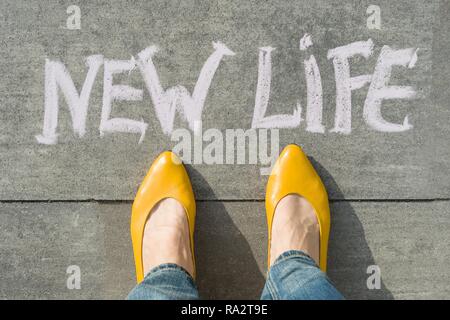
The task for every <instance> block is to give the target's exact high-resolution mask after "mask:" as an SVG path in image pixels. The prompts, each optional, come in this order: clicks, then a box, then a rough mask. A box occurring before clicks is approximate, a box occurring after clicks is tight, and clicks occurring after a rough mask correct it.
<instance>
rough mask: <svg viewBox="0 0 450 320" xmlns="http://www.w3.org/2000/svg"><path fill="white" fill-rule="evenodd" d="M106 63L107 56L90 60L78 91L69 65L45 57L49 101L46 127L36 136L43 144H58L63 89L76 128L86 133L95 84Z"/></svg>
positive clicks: (78, 132)
mask: <svg viewBox="0 0 450 320" xmlns="http://www.w3.org/2000/svg"><path fill="white" fill-rule="evenodd" d="M102 63H103V56H101V55H93V56H89V57H88V58H87V59H86V64H87V66H88V68H89V71H88V73H87V76H86V79H85V81H84V84H83V88H82V89H81V93H80V94H78V92H77V89H76V88H75V85H74V83H73V80H72V78H71V76H70V74H69V71H68V70H67V69H66V67H65V66H64V65H63V64H62V63H61V62H59V61H51V60H48V59H46V60H45V102H44V107H45V109H44V128H43V131H42V135H38V136H36V139H37V141H38V142H39V143H42V144H55V143H57V134H56V127H57V126H58V110H59V95H58V87H59V88H60V89H61V91H62V93H63V95H64V98H65V99H66V102H67V105H68V107H69V110H70V115H71V117H72V126H73V131H74V132H75V133H76V134H78V136H79V137H83V136H84V134H85V133H86V115H87V109H88V104H89V97H90V95H91V90H92V86H93V84H94V80H95V77H96V76H97V73H98V70H99V68H100V66H101V65H102Z"/></svg>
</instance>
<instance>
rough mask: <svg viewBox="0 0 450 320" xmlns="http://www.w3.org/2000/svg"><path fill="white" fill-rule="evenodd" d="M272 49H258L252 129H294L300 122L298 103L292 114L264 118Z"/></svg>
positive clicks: (268, 89) (267, 100) (270, 76)
mask: <svg viewBox="0 0 450 320" xmlns="http://www.w3.org/2000/svg"><path fill="white" fill-rule="evenodd" d="M273 50H275V49H274V48H272V47H263V48H260V49H259V66H258V83H257V86H256V97H255V110H254V112H253V121H252V128H253V129H256V128H295V127H298V126H299V125H300V122H301V120H302V118H301V112H302V108H301V106H300V103H298V104H297V107H296V108H295V109H294V113H293V114H292V115H290V114H280V115H274V116H270V117H265V114H266V111H267V107H268V105H269V96H270V83H271V80H272V58H271V55H272V51H273Z"/></svg>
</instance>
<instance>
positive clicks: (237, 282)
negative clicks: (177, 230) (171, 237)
mask: <svg viewBox="0 0 450 320" xmlns="http://www.w3.org/2000/svg"><path fill="white" fill-rule="evenodd" d="M186 168H187V170H188V171H189V176H190V177H191V180H192V181H195V183H194V185H193V187H194V192H196V190H195V189H196V185H200V186H201V188H202V190H206V191H207V193H208V195H209V197H211V198H213V199H216V196H215V195H214V191H213V190H212V188H211V187H210V185H209V184H208V183H207V182H206V180H205V179H204V178H203V177H202V175H201V174H200V173H199V172H198V171H197V170H195V169H194V168H193V167H192V166H189V165H187V166H186ZM262 245H264V246H265V245H266V244H265V243H264V244H262ZM195 248H196V253H195V256H196V259H197V274H198V277H197V281H196V282H197V285H198V288H199V292H200V297H201V298H202V299H259V297H260V295H261V292H262V289H263V287H264V283H265V278H264V276H263V274H262V273H261V271H260V270H259V268H258V264H257V262H256V260H255V258H254V256H253V253H252V251H251V249H250V245H249V244H248V242H247V240H246V239H245V237H244V235H243V234H242V233H241V231H240V230H239V229H238V228H237V227H236V225H235V224H234V222H233V220H232V219H231V217H230V215H229V213H228V212H227V210H226V208H225V206H224V205H223V203H222V202H221V201H212V202H210V201H207V202H197V218H196V230H195Z"/></svg>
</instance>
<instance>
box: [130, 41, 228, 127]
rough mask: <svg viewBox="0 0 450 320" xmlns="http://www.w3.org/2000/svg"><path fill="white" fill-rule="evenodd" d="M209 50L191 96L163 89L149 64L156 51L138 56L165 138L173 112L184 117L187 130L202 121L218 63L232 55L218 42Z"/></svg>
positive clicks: (184, 91) (175, 89) (178, 88)
mask: <svg viewBox="0 0 450 320" xmlns="http://www.w3.org/2000/svg"><path fill="white" fill-rule="evenodd" d="M213 46H214V49H215V50H214V52H213V53H212V54H211V56H210V57H209V58H208V59H207V60H206V62H205V64H204V65H203V68H202V70H201V71H200V75H199V77H198V80H197V83H196V85H195V87H194V91H193V93H192V95H191V94H190V93H189V92H188V90H187V89H186V88H185V87H183V86H176V87H172V88H169V89H167V90H164V89H163V87H162V85H161V83H160V80H159V76H158V73H157V71H156V67H155V65H154V63H153V56H154V55H155V53H156V52H157V51H158V48H157V47H155V46H151V47H148V48H147V49H145V50H143V51H142V52H141V53H139V54H138V57H139V58H138V66H139V68H140V69H141V72H142V75H143V77H144V81H145V83H146V85H147V89H148V91H149V93H150V96H151V99H152V102H153V105H154V108H155V111H156V116H157V118H158V120H159V122H160V124H161V128H162V130H163V132H164V133H165V134H168V135H170V134H171V133H172V131H173V125H174V119H175V112H176V111H177V110H178V111H179V112H180V113H181V114H182V115H183V116H184V119H185V120H186V121H187V122H188V125H189V127H190V129H191V130H195V128H194V124H195V122H201V121H202V112H203V106H204V104H205V100H206V96H207V95H208V90H209V87H210V85H211V82H212V79H213V77H214V74H215V72H216V70H217V68H218V67H219V64H220V61H221V60H222V58H223V57H224V56H232V55H234V52H233V51H231V50H230V49H228V48H227V47H226V46H225V45H224V44H222V43H220V42H215V43H213Z"/></svg>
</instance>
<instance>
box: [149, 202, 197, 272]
mask: <svg viewBox="0 0 450 320" xmlns="http://www.w3.org/2000/svg"><path fill="white" fill-rule="evenodd" d="M142 256H143V266H144V275H146V274H147V273H148V272H149V271H150V270H151V269H153V268H154V267H156V266H158V265H161V264H164V263H174V264H177V265H179V266H181V267H183V268H184V269H185V270H186V271H187V272H188V273H189V274H190V275H191V276H193V274H194V265H193V262H192V260H193V259H192V253H191V248H190V240H189V226H188V221H187V216H186V212H185V210H184V208H183V206H182V205H181V204H180V203H179V202H178V201H177V200H175V199H173V198H166V199H163V200H162V201H160V202H159V203H158V204H157V205H155V207H154V208H153V209H152V211H151V213H150V217H149V218H148V220H147V222H146V223H145V229H144V236H143V239H142Z"/></svg>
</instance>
